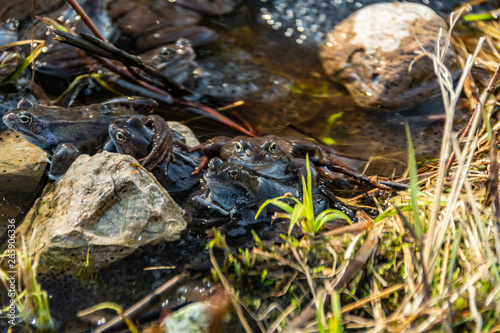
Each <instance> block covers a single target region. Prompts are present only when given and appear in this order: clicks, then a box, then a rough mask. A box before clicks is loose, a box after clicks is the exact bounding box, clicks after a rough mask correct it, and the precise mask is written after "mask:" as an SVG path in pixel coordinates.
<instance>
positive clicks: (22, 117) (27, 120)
mask: <svg viewBox="0 0 500 333" xmlns="http://www.w3.org/2000/svg"><path fill="white" fill-rule="evenodd" d="M19 121H20V122H21V123H23V124H26V125H29V124H31V122H32V121H33V117H31V116H29V115H27V114H22V115H20V116H19Z"/></svg>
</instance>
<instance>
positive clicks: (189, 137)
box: [167, 121, 200, 147]
mask: <svg viewBox="0 0 500 333" xmlns="http://www.w3.org/2000/svg"><path fill="white" fill-rule="evenodd" d="M167 124H168V127H170V129H172V130H174V131H176V132H177V133H179V134H180V135H182V136H183V137H184V139H186V144H187V145H188V146H189V147H194V146H197V145H199V144H200V141H198V139H197V138H196V136H195V135H194V133H193V131H192V130H191V129H190V128H189V127H187V126H186V125H183V124H181V123H179V122H177V121H167Z"/></svg>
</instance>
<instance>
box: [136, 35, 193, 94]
mask: <svg viewBox="0 0 500 333" xmlns="http://www.w3.org/2000/svg"><path fill="white" fill-rule="evenodd" d="M139 58H140V59H141V60H142V61H144V62H145V63H147V64H149V65H151V66H153V67H155V68H156V69H157V70H159V71H161V72H162V73H163V74H165V75H166V76H168V77H170V78H171V79H172V80H174V81H176V82H177V83H179V84H183V83H185V82H186V81H188V80H192V79H194V78H195V77H196V76H199V75H203V74H202V69H201V68H200V67H199V66H198V63H197V62H196V61H195V59H196V53H195V51H194V49H193V46H192V45H191V42H190V41H189V40H187V39H185V38H179V39H178V40H177V41H176V42H175V43H174V44H168V45H165V46H162V47H158V48H156V49H154V50H151V51H149V52H146V53H143V54H141V55H140V56H139Z"/></svg>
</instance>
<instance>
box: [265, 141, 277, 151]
mask: <svg viewBox="0 0 500 333" xmlns="http://www.w3.org/2000/svg"><path fill="white" fill-rule="evenodd" d="M267 149H269V151H270V152H271V153H274V152H275V151H276V149H278V145H277V144H276V142H274V141H273V142H271V144H270V145H269V147H267Z"/></svg>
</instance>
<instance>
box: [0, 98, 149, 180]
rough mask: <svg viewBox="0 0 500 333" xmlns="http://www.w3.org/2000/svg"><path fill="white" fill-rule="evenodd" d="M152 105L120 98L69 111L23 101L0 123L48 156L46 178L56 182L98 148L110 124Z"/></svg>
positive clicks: (143, 99) (68, 109)
mask: <svg viewBox="0 0 500 333" xmlns="http://www.w3.org/2000/svg"><path fill="white" fill-rule="evenodd" d="M156 106H157V103H156V102H155V101H153V100H151V99H146V98H141V97H120V98H114V99H110V100H107V101H105V102H103V103H100V104H91V105H85V106H78V107H70V108H64V107H58V106H43V105H38V104H34V103H32V102H31V101H29V100H27V99H24V100H22V101H21V102H19V104H18V106H17V108H15V109H12V110H10V111H9V112H7V113H6V114H5V115H4V117H3V122H4V123H5V125H7V126H8V127H9V128H11V129H13V130H14V131H16V132H19V133H20V134H21V135H22V136H23V137H24V138H25V139H26V140H27V141H28V142H30V143H32V144H34V145H36V146H38V147H40V148H42V149H43V150H44V151H45V152H46V153H47V154H48V155H49V160H50V161H51V168H50V171H49V177H50V178H51V179H57V178H59V177H60V176H62V175H63V174H64V172H66V170H67V168H69V166H70V165H71V163H73V161H74V160H75V159H76V157H77V156H78V155H80V154H94V153H96V152H97V151H98V150H99V149H101V148H102V146H103V144H104V142H105V140H106V138H107V136H108V124H109V123H110V122H111V121H113V120H115V119H118V118H128V117H131V116H133V115H137V114H149V113H151V112H152V111H153V110H154V108H155V107H156Z"/></svg>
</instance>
